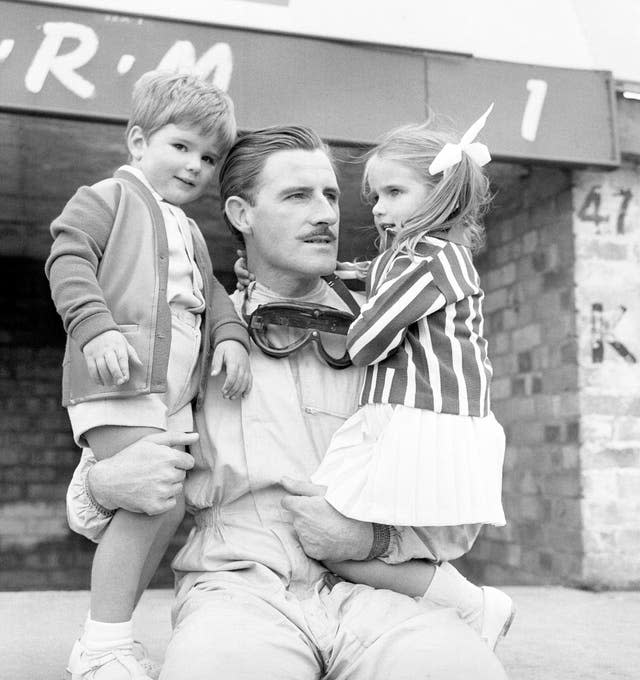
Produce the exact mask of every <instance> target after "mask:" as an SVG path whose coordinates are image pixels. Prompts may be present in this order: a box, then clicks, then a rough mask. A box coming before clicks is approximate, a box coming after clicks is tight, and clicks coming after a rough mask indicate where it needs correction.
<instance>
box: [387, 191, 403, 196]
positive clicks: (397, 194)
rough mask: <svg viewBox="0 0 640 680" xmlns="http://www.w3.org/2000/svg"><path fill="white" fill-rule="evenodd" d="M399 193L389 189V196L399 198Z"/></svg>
mask: <svg viewBox="0 0 640 680" xmlns="http://www.w3.org/2000/svg"><path fill="white" fill-rule="evenodd" d="M400 193H401V192H400V189H389V196H399V195H400Z"/></svg>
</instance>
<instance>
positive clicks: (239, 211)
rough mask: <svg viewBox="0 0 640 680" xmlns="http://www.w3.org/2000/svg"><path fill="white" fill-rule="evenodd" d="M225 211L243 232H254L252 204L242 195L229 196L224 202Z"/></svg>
mask: <svg viewBox="0 0 640 680" xmlns="http://www.w3.org/2000/svg"><path fill="white" fill-rule="evenodd" d="M224 212H225V214H226V215H227V218H228V219H229V221H230V222H231V224H233V226H234V227H235V228H236V229H237V230H238V231H239V232H240V233H242V234H245V235H247V234H251V233H252V226H253V225H252V220H251V205H250V203H249V202H248V201H247V200H246V199H245V198H242V196H229V198H227V200H226V201H225V202H224Z"/></svg>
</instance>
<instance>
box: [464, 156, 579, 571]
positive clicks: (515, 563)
mask: <svg viewBox="0 0 640 680" xmlns="http://www.w3.org/2000/svg"><path fill="white" fill-rule="evenodd" d="M493 172H494V174H495V173H496V170H493ZM497 172H498V173H499V172H500V171H499V169H498V170H497ZM496 179H497V180H501V181H500V183H499V185H498V188H497V195H496V197H495V199H494V205H493V209H492V212H491V213H490V215H489V217H488V220H487V247H486V249H485V250H484V251H483V252H482V254H481V255H480V256H479V257H478V258H477V263H478V268H479V271H480V275H481V278H482V281H483V286H484V289H485V291H486V301H485V311H486V316H487V326H486V333H487V336H488V338H489V353H490V357H491V360H492V362H493V366H494V379H493V383H492V404H493V410H494V412H495V414H496V417H497V418H498V420H499V421H500V422H501V423H502V425H503V426H504V428H505V431H506V434H507V453H506V459H505V473H504V506H505V512H506V515H507V520H508V524H507V526H506V527H504V528H494V527H487V528H485V529H484V531H483V534H482V536H481V538H480V539H479V540H478V542H477V544H476V546H475V547H474V549H473V550H472V551H471V553H470V554H469V555H468V556H467V557H466V559H465V560H464V561H463V568H465V569H466V570H467V572H468V573H470V574H471V575H473V576H475V577H476V578H477V579H478V580H480V581H484V582H487V583H495V584H500V583H553V582H563V583H571V582H573V581H574V580H575V577H576V575H577V574H579V573H580V565H581V560H582V551H583V546H582V536H581V522H582V520H581V500H580V495H581V479H580V464H579V437H580V428H579V420H580V418H579V398H578V397H579V394H578V366H577V357H576V323H575V310H574V290H573V272H574V265H575V262H574V248H573V231H572V195H571V174H570V172H569V171H561V170H556V169H551V168H544V167H531V168H526V167H522V168H520V169H519V171H515V170H513V169H512V171H511V172H510V174H509V176H508V177H502V178H500V177H497V178H496Z"/></svg>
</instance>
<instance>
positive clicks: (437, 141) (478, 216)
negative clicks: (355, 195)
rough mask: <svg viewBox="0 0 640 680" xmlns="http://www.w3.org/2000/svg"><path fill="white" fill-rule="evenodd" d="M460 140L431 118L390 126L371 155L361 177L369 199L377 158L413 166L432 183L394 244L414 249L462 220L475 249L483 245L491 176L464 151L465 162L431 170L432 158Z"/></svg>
mask: <svg viewBox="0 0 640 680" xmlns="http://www.w3.org/2000/svg"><path fill="white" fill-rule="evenodd" d="M458 141H459V138H456V136H455V135H453V134H452V133H449V132H447V131H445V130H436V129H433V127H432V123H431V122H430V121H427V122H426V123H423V124H414V125H405V126H403V127H399V128H396V129H394V130H391V131H390V132H388V133H387V134H386V135H385V136H384V137H383V138H382V139H381V141H380V142H379V143H378V144H377V145H376V146H375V147H374V148H373V149H371V151H369V152H368V153H367V154H366V156H365V158H366V159H367V161H366V165H365V170H364V175H363V178H362V194H363V196H364V198H365V199H368V200H370V197H371V189H370V187H369V182H368V178H369V168H370V166H371V163H372V162H373V161H374V160H375V159H376V158H381V159H386V160H393V161H397V162H399V163H402V164H404V165H407V166H409V167H411V168H412V169H413V170H415V172H416V173H417V174H418V176H419V177H420V179H421V180H422V181H424V183H425V184H427V185H429V186H431V187H433V191H431V192H429V195H428V196H427V199H426V200H425V202H424V204H423V205H422V206H421V208H420V209H419V210H418V212H417V213H416V214H415V215H414V216H413V217H411V218H410V219H408V220H407V221H406V222H405V224H404V225H403V228H402V230H401V231H400V232H399V234H398V236H397V237H396V239H395V242H394V245H393V247H394V249H398V250H400V249H403V250H406V251H408V252H410V253H413V252H415V249H416V246H417V244H418V242H419V241H420V239H421V238H422V237H424V236H426V235H427V234H430V233H435V232H443V231H448V230H449V229H451V228H452V227H455V226H458V225H461V226H462V227H463V228H464V230H465V234H466V236H467V238H468V242H469V245H470V247H471V249H472V250H474V251H475V250H478V249H479V248H480V247H482V245H483V244H484V226H483V225H482V216H483V215H484V213H485V211H486V208H487V206H488V204H489V202H490V201H491V192H490V189H489V179H488V177H487V176H486V175H485V174H484V172H483V171H482V168H481V167H480V166H479V165H477V163H475V161H473V160H472V159H471V158H470V157H469V156H468V155H467V154H466V153H465V152H464V151H463V152H462V160H461V161H460V163H458V164H457V165H454V166H453V167H451V168H448V169H447V170H445V171H444V172H441V173H438V174H437V175H430V174H429V166H430V165H431V162H432V161H433V159H434V158H435V157H436V155H437V154H438V153H439V152H440V151H441V150H442V148H443V147H444V145H445V144H446V143H447V142H450V143H453V144H456V143H458Z"/></svg>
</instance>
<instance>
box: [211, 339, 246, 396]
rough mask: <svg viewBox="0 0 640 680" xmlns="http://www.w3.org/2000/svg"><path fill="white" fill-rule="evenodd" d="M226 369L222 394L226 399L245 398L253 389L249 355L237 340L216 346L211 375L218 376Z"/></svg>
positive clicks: (223, 342)
mask: <svg viewBox="0 0 640 680" xmlns="http://www.w3.org/2000/svg"><path fill="white" fill-rule="evenodd" d="M223 367H224V370H225V373H226V374H227V375H226V378H225V381H224V385H223V386H222V394H223V395H224V397H225V398H226V399H236V398H238V397H244V396H245V395H246V394H248V393H249V390H250V389H251V382H252V377H251V367H250V365H249V353H248V352H247V350H246V349H245V348H244V346H243V345H242V344H241V343H239V342H237V341H236V340H223V341H222V342H219V343H218V344H217V345H216V348H215V350H214V351H213V361H212V363H211V375H218V373H220V371H222V368H223Z"/></svg>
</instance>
